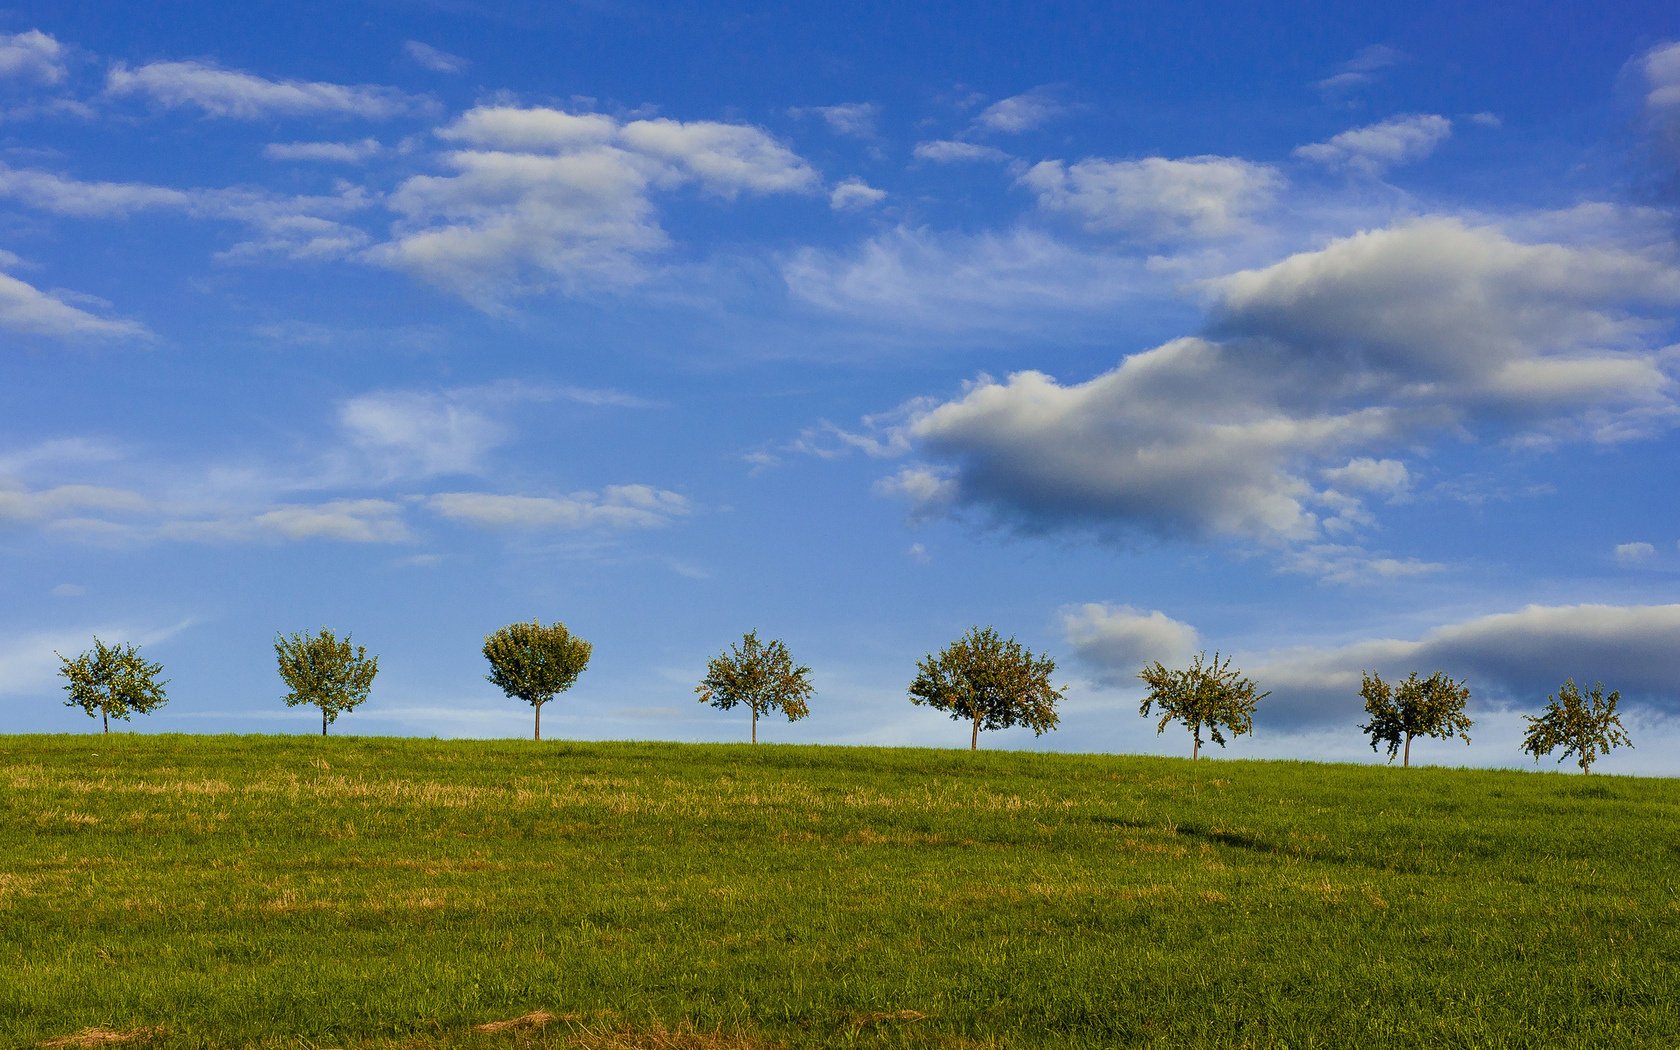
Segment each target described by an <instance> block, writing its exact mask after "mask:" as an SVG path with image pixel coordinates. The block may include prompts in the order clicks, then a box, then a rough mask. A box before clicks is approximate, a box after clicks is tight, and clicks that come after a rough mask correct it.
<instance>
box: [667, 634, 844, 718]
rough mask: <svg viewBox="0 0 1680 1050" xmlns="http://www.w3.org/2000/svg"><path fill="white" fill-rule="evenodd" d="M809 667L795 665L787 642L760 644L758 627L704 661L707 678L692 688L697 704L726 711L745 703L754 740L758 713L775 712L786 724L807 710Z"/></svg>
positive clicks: (802, 716)
mask: <svg viewBox="0 0 1680 1050" xmlns="http://www.w3.org/2000/svg"><path fill="white" fill-rule="evenodd" d="M810 675H811V669H810V668H809V667H801V666H796V665H795V664H794V662H793V657H791V656H790V655H788V650H787V646H786V645H783V644H782V643H781V641H779V640H778V639H774V638H772V639H771V640H770V641H769V642H765V643H761V642H760V641H759V640H758V632H757V631H748V632H747V633H746V634H745V635H743V636H742V638H741V644H740V645H734V646H730V650H729V652H727V653H720V654H718V655H717V656H716V657H714V658H712V659H711V660H709V661H707V663H706V677H705V678H702V679H701V680H700V684H699V685H697V686H695V687H694V691H695V692H696V693H697V694H699V697H700V702H701V703H702V704H711V705H712V706H713V707H715V708H717V709H718V710H720V711H727V710H729V709H730V708H732V707H734V706H735V705H736V704H745V705H746V706H747V707H748V709H750V710H751V711H752V742H753V743H755V744H756V743H758V716H759V715H761V714H763V713H765V712H766V711H780V712H782V713H783V714H784V715H787V720H788V721H789V722H797V721H799V720H800V719H801V718H804V717H805V716H806V715H808V714H810V713H811V707H810V704H809V703H808V701H809V700H810V698H811V694H812V693H813V692H815V690H814V689H812V687H811V679H810Z"/></svg>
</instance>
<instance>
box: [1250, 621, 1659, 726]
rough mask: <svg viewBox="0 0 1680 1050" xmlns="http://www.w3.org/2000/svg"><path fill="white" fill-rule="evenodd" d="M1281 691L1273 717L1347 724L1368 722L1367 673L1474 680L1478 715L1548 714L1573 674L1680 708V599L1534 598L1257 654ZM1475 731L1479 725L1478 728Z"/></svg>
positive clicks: (1267, 709) (1277, 721)
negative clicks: (1413, 632) (1345, 641)
mask: <svg viewBox="0 0 1680 1050" xmlns="http://www.w3.org/2000/svg"><path fill="white" fill-rule="evenodd" d="M1252 662H1253V663H1254V664H1255V666H1254V668H1253V677H1254V678H1255V680H1256V681H1258V682H1259V683H1260V685H1261V687H1262V688H1265V689H1270V690H1272V696H1271V698H1270V699H1268V700H1267V701H1266V702H1265V703H1264V704H1262V705H1261V709H1260V718H1261V720H1262V722H1263V723H1264V724H1270V725H1283V726H1299V725H1311V724H1319V725H1337V724H1340V725H1345V726H1347V727H1350V728H1351V727H1352V726H1353V725H1354V724H1355V723H1357V722H1359V721H1361V720H1362V718H1361V716H1362V714H1363V709H1362V703H1361V701H1360V699H1359V684H1360V675H1361V672H1362V671H1367V670H1374V671H1376V672H1378V673H1379V674H1381V675H1383V676H1384V677H1385V678H1395V677H1399V678H1404V677H1405V676H1406V674H1407V673H1409V672H1411V671H1417V672H1419V673H1420V674H1425V675H1427V674H1429V673H1430V672H1432V671H1437V670H1439V671H1444V672H1446V673H1447V674H1450V675H1452V676H1454V677H1455V678H1461V679H1463V678H1467V679H1468V680H1469V684H1470V688H1471V693H1472V698H1473V699H1472V707H1471V709H1472V712H1473V713H1474V712H1475V711H1476V710H1477V709H1478V708H1480V709H1481V710H1482V711H1486V710H1487V707H1486V705H1487V704H1489V703H1490V702H1491V703H1495V704H1504V703H1512V704H1516V705H1519V706H1521V707H1523V708H1525V709H1528V710H1532V711H1538V710H1539V709H1540V707H1542V706H1543V705H1544V703H1545V698H1546V696H1547V694H1548V693H1550V692H1556V691H1557V688H1558V686H1560V685H1562V684H1563V681H1564V679H1566V678H1574V679H1575V681H1577V682H1594V681H1602V682H1603V683H1604V684H1605V686H1606V687H1607V688H1609V689H1617V690H1620V691H1621V692H1622V695H1623V696H1624V697H1625V698H1626V699H1627V701H1628V702H1629V703H1631V704H1639V705H1646V706H1651V707H1656V708H1658V709H1660V710H1663V711H1666V712H1667V713H1669V714H1671V715H1672V714H1680V697H1677V694H1676V693H1675V690H1674V682H1675V681H1676V680H1680V605H1561V606H1558V605H1554V606H1545V605H1530V606H1527V607H1525V608H1523V609H1520V610H1518V611H1516V612H1511V613H1500V614H1497V615H1493V616H1483V617H1479V618H1476V619H1471V620H1466V621H1463V622H1460V623H1453V624H1447V625H1445V626H1441V627H1437V628H1435V629H1434V630H1431V631H1429V632H1427V633H1425V634H1424V635H1423V636H1422V637H1421V638H1419V639H1417V640H1415V641H1408V640H1402V639H1393V638H1384V639H1372V640H1368V641H1361V642H1355V643H1352V644H1349V645H1342V646H1338V647H1335V648H1301V649H1291V650H1284V651H1280V652H1274V653H1271V654H1267V655H1264V656H1262V657H1259V658H1257V659H1256V660H1255V661H1252ZM1472 733H1474V730H1472Z"/></svg>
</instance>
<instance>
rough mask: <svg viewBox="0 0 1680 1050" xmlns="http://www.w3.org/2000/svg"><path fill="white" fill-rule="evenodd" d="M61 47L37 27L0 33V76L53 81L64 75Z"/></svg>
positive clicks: (39, 81) (46, 81) (60, 79)
mask: <svg viewBox="0 0 1680 1050" xmlns="http://www.w3.org/2000/svg"><path fill="white" fill-rule="evenodd" d="M64 50H65V49H64V45H63V44H60V43H59V42H58V41H57V40H56V39H54V38H53V37H51V36H49V35H48V34H46V33H43V32H41V31H40V30H39V29H31V30H29V31H27V32H23V33H10V34H7V33H0V79H4V78H8V77H12V78H16V79H18V80H25V81H31V82H33V83H37V84H57V83H59V82H61V81H62V80H63V79H64V76H65V68H64V58H65V54H64Z"/></svg>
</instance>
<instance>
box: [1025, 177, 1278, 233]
mask: <svg viewBox="0 0 1680 1050" xmlns="http://www.w3.org/2000/svg"><path fill="white" fill-rule="evenodd" d="M1019 182H1020V185H1022V186H1024V187H1026V188H1027V189H1029V190H1032V191H1033V192H1034V193H1035V194H1037V196H1038V203H1039V206H1040V207H1042V208H1044V209H1045V210H1047V211H1054V212H1062V213H1064V214H1068V215H1072V216H1074V217H1076V218H1078V219H1079V220H1080V221H1081V222H1082V223H1083V224H1084V226H1085V228H1086V229H1089V230H1093V231H1113V232H1123V233H1129V234H1133V235H1137V236H1143V237H1147V238H1151V239H1154V240H1163V239H1168V238H1174V237H1186V236H1187V237H1222V236H1227V235H1230V234H1233V233H1238V232H1241V231H1243V230H1246V229H1248V228H1249V223H1248V217H1249V216H1250V215H1251V214H1253V213H1254V212H1255V211H1258V210H1259V209H1261V208H1263V207H1265V206H1266V205H1268V204H1269V203H1271V201H1272V199H1273V198H1274V197H1275V196H1276V195H1277V193H1278V191H1279V190H1281V189H1282V188H1283V186H1284V180H1283V177H1282V176H1281V175H1279V174H1278V172H1277V171H1276V169H1274V168H1272V167H1269V166H1268V165H1264V164H1254V163H1251V162H1249V161H1245V160H1240V159H1238V158H1235V157H1186V158H1184V159H1182V160H1170V159H1168V158H1165V157H1146V158H1143V159H1142V160H1119V161H1116V160H1101V159H1096V158H1092V159H1088V160H1082V161H1078V162H1077V163H1075V164H1072V165H1064V164H1063V163H1062V162H1061V161H1059V160H1047V161H1042V162H1040V163H1038V164H1035V165H1033V166H1032V167H1031V168H1029V169H1028V170H1027V171H1026V172H1025V173H1024V174H1023V175H1022V176H1021V177H1020V179H1019Z"/></svg>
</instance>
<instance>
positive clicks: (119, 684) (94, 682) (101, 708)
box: [53, 637, 169, 733]
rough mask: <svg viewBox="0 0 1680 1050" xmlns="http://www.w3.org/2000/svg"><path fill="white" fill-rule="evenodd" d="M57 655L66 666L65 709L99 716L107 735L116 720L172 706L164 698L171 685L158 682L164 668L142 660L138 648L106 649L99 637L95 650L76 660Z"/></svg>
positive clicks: (94, 646) (64, 668) (94, 640)
mask: <svg viewBox="0 0 1680 1050" xmlns="http://www.w3.org/2000/svg"><path fill="white" fill-rule="evenodd" d="M53 655H54V656H57V657H58V658H59V660H60V661H62V662H63V664H64V666H63V667H60V668H59V669H58V673H59V674H61V675H63V676H64V691H65V692H66V693H69V694H70V699H68V700H66V701H64V706H65V707H79V708H81V709H82V710H83V711H86V712H87V714H88V717H89V718H92V717H93V716H94V714H95V712H97V713H98V714H99V716H100V717H101V718H102V719H103V721H104V725H105V730H104V731H105V732H107V733H109V732H110V731H111V719H112V718H113V717H114V718H120V719H122V720H123V721H125V722H126V721H127V720H128V716H129V715H131V714H142V715H144V714H150V713H151V712H152V711H154V710H156V709H157V708H160V707H162V706H163V705H164V704H166V703H168V702H169V698H168V697H166V696H164V695H163V687H164V686H166V685H168V684H169V683H168V682H167V681H163V682H160V681H158V675H160V674H162V673H163V665H162V664H154V663H149V662H147V661H146V660H144V659H142V658H141V656H140V650H139V649H138V648H136V647H135V646H132V645H126V644H118V645H106V644H105V643H104V642H102V641H100V640H99V639H98V637H95V638H94V639H93V648H92V649H89V650H88V651H87V652H85V653H83V654H82V655H80V656H78V657H76V658H75V659H74V660H71V659H67V658H66V657H64V656H62V655H61V654H59V653H56V652H55V653H53Z"/></svg>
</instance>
